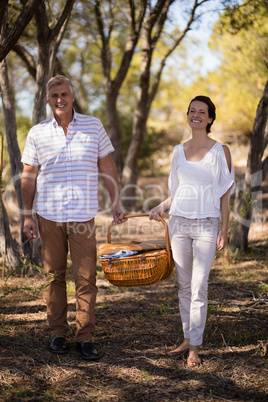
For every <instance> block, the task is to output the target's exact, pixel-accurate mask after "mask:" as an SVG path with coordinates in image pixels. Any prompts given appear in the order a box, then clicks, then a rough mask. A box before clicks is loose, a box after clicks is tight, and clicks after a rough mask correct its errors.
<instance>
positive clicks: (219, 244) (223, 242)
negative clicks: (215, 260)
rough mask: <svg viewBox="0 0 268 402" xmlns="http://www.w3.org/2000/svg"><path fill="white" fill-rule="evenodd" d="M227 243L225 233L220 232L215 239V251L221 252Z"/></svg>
mask: <svg viewBox="0 0 268 402" xmlns="http://www.w3.org/2000/svg"><path fill="white" fill-rule="evenodd" d="M227 243H228V239H227V232H225V231H223V230H220V231H219V234H218V238H217V251H221V250H223V249H224V248H225V247H226V246H227Z"/></svg>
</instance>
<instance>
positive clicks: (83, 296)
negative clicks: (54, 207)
mask: <svg viewBox="0 0 268 402" xmlns="http://www.w3.org/2000/svg"><path fill="white" fill-rule="evenodd" d="M38 224H39V233H40V238H41V242H42V259H43V263H44V267H45V270H46V272H47V273H50V274H54V273H55V272H56V277H55V279H54V280H53V282H52V283H51V284H50V285H49V286H48V287H47V289H46V297H47V318H48V322H49V326H50V328H51V330H52V334H53V335H66V333H67V331H68V329H69V325H68V322H67V292H66V280H65V274H66V267H67V254H68V244H69V247H70V255H71V260H72V269H73V275H74V280H75V287H76V333H75V336H76V340H77V342H80V341H83V340H90V339H92V335H93V333H94V330H95V303H96V295H97V287H96V237H95V222H94V219H92V220H90V221H87V222H68V223H59V222H52V221H49V220H47V219H44V218H42V217H41V216H38Z"/></svg>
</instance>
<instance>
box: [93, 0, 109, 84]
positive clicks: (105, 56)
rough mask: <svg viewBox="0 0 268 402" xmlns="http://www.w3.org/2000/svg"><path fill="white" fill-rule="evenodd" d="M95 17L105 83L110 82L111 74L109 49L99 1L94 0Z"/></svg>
mask: <svg viewBox="0 0 268 402" xmlns="http://www.w3.org/2000/svg"><path fill="white" fill-rule="evenodd" d="M94 9H95V15H96V19H97V25H98V29H99V33H100V37H101V41H102V51H101V61H102V68H103V73H104V76H105V79H106V81H107V82H110V73H111V54H110V49H109V44H108V39H107V38H106V36H105V32H104V24H103V18H102V14H101V10H100V1H99V0H96V2H95V7H94Z"/></svg>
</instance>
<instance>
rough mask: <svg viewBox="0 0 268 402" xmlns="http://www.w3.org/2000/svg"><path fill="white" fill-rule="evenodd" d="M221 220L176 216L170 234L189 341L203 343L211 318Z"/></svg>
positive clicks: (184, 328) (197, 344)
mask: <svg viewBox="0 0 268 402" xmlns="http://www.w3.org/2000/svg"><path fill="white" fill-rule="evenodd" d="M218 232H219V219H218V218H205V219H186V218H182V217H179V216H172V217H171V218H170V221H169V235H170V243H171V248H172V254H173V258H174V261H175V267H176V272H177V277H178V284H179V291H178V296H179V308H180V315H181V321H182V327H183V333H184V338H185V339H190V345H193V346H199V345H202V342H203V332H204V328H205V325H206V319H207V287H208V277H209V273H210V269H211V266H212V263H213V260H214V256H215V252H216V243H217V236H218Z"/></svg>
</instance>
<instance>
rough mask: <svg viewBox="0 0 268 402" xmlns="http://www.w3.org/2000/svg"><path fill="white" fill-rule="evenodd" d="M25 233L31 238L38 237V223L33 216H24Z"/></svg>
mask: <svg viewBox="0 0 268 402" xmlns="http://www.w3.org/2000/svg"><path fill="white" fill-rule="evenodd" d="M23 233H25V235H26V236H27V237H28V239H29V240H32V239H36V238H37V224H36V222H35V220H34V218H33V217H32V216H25V217H24V226H23Z"/></svg>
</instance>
